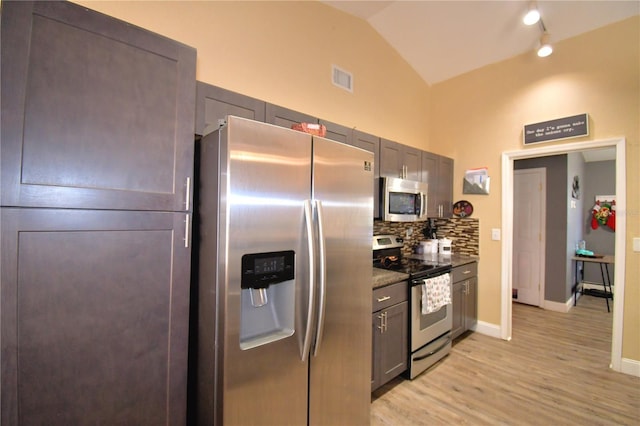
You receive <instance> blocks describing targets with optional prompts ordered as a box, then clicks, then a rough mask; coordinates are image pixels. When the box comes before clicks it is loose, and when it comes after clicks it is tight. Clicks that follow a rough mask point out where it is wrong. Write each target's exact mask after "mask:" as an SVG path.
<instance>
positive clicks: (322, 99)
mask: <svg viewBox="0 0 640 426" xmlns="http://www.w3.org/2000/svg"><path fill="white" fill-rule="evenodd" d="M77 3H81V4H83V5H85V6H87V7H89V8H91V9H94V10H98V11H100V12H103V13H106V14H108V15H111V16H114V17H117V18H120V19H123V20H125V21H127V22H130V23H132V24H135V25H138V26H141V27H144V28H147V29H150V30H152V31H155V32H158V33H161V34H163V35H165V36H167V37H170V38H173V39H175V40H178V41H180V42H182V43H185V44H188V45H190V46H193V47H195V48H196V49H197V50H198V63H197V79H198V80H200V81H204V82H207V83H210V84H214V85H216V86H221V87H224V88H225V89H229V90H233V91H235V92H240V93H243V94H246V95H249V96H252V97H255V98H258V99H262V100H266V101H268V102H271V103H274V104H278V105H281V106H284V107H287V108H291V109H295V110H298V111H302V112H305V113H307V114H311V115H313V116H316V117H320V118H322V119H325V120H329V121H332V122H336V123H339V124H343V125H345V126H348V127H356V128H358V129H360V130H363V131H365V132H368V133H372V134H374V135H378V136H381V137H385V138H387V139H392V140H397V141H398V142H402V143H404V144H406V145H412V146H415V147H421V148H423V147H425V146H426V143H427V133H428V132H427V131H428V122H427V116H428V114H427V107H428V99H429V96H428V86H427V85H426V84H425V83H424V82H423V81H422V80H421V79H420V77H419V76H418V74H417V73H416V72H415V71H414V70H413V69H412V68H410V67H409V66H408V65H407V63H406V62H405V61H404V60H403V59H402V58H401V57H400V56H399V55H398V54H397V53H396V52H395V51H394V50H393V49H391V48H390V47H389V45H388V44H387V43H386V42H385V41H384V40H383V39H382V38H381V37H380V36H379V35H378V33H376V32H375V31H374V30H373V28H371V26H370V25H369V24H367V23H366V22H364V21H362V20H358V19H355V18H353V17H351V16H350V15H348V14H346V13H342V12H339V11H337V10H335V9H333V8H330V7H328V6H325V5H324V4H322V3H319V2H315V1H313V2H312V1H304V2H299V1H283V2H271V1H252V2H244V1H229V2H226V1H183V2H177V1H152V2H148V1H133V2H130V1H115V2H112V1H77ZM332 65H337V66H339V67H340V68H342V69H344V70H346V71H349V72H351V73H352V74H353V76H354V92H353V94H351V93H349V92H347V91H345V90H343V89H340V88H338V87H336V86H334V85H333V84H332V83H331V66H332ZM391 123H392V124H391Z"/></svg>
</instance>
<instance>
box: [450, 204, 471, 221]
mask: <svg viewBox="0 0 640 426" xmlns="http://www.w3.org/2000/svg"><path fill="white" fill-rule="evenodd" d="M471 213H473V206H472V205H471V203H470V202H468V201H467V200H460V201H458V202H456V203H455V204H454V205H453V214H454V215H456V216H458V217H468V216H471Z"/></svg>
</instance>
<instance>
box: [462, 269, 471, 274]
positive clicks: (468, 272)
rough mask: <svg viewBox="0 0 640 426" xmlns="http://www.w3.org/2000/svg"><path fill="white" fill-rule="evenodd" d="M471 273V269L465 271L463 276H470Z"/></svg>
mask: <svg viewBox="0 0 640 426" xmlns="http://www.w3.org/2000/svg"><path fill="white" fill-rule="evenodd" d="M470 273H471V269H467V270H466V271H464V272H463V274H464V275H467V274H470Z"/></svg>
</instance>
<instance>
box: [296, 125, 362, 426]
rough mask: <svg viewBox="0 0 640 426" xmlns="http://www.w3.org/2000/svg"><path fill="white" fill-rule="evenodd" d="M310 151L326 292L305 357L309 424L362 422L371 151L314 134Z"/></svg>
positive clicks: (353, 423)
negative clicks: (319, 324) (316, 334)
mask: <svg viewBox="0 0 640 426" xmlns="http://www.w3.org/2000/svg"><path fill="white" fill-rule="evenodd" d="M313 150H314V153H313V158H314V161H313V197H314V199H315V200H316V203H320V204H321V209H322V217H323V219H324V221H323V222H324V223H323V225H324V226H323V228H324V240H325V245H326V292H325V297H326V299H325V314H324V327H323V330H322V335H321V336H320V339H321V341H320V342H316V346H317V348H318V350H317V353H315V354H314V355H313V356H311V358H310V363H311V366H310V367H311V373H310V379H309V380H310V383H309V424H310V425H334V424H336V425H337V424H342V425H360V424H369V407H370V404H371V395H370V391H371V298H372V296H371V293H372V268H371V236H372V235H373V218H372V215H371V211H372V210H373V171H372V170H373V154H372V153H369V152H366V151H363V150H360V149H358V148H354V147H351V146H348V145H344V144H341V143H337V142H334V141H331V140H328V139H324V138H319V137H314V138H313ZM316 281H317V282H320V280H316Z"/></svg>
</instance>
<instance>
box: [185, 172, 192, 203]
mask: <svg viewBox="0 0 640 426" xmlns="http://www.w3.org/2000/svg"><path fill="white" fill-rule="evenodd" d="M185 186H186V194H185V196H184V209H185V210H186V211H189V204H191V178H190V177H188V178H187V183H186V185H185Z"/></svg>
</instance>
